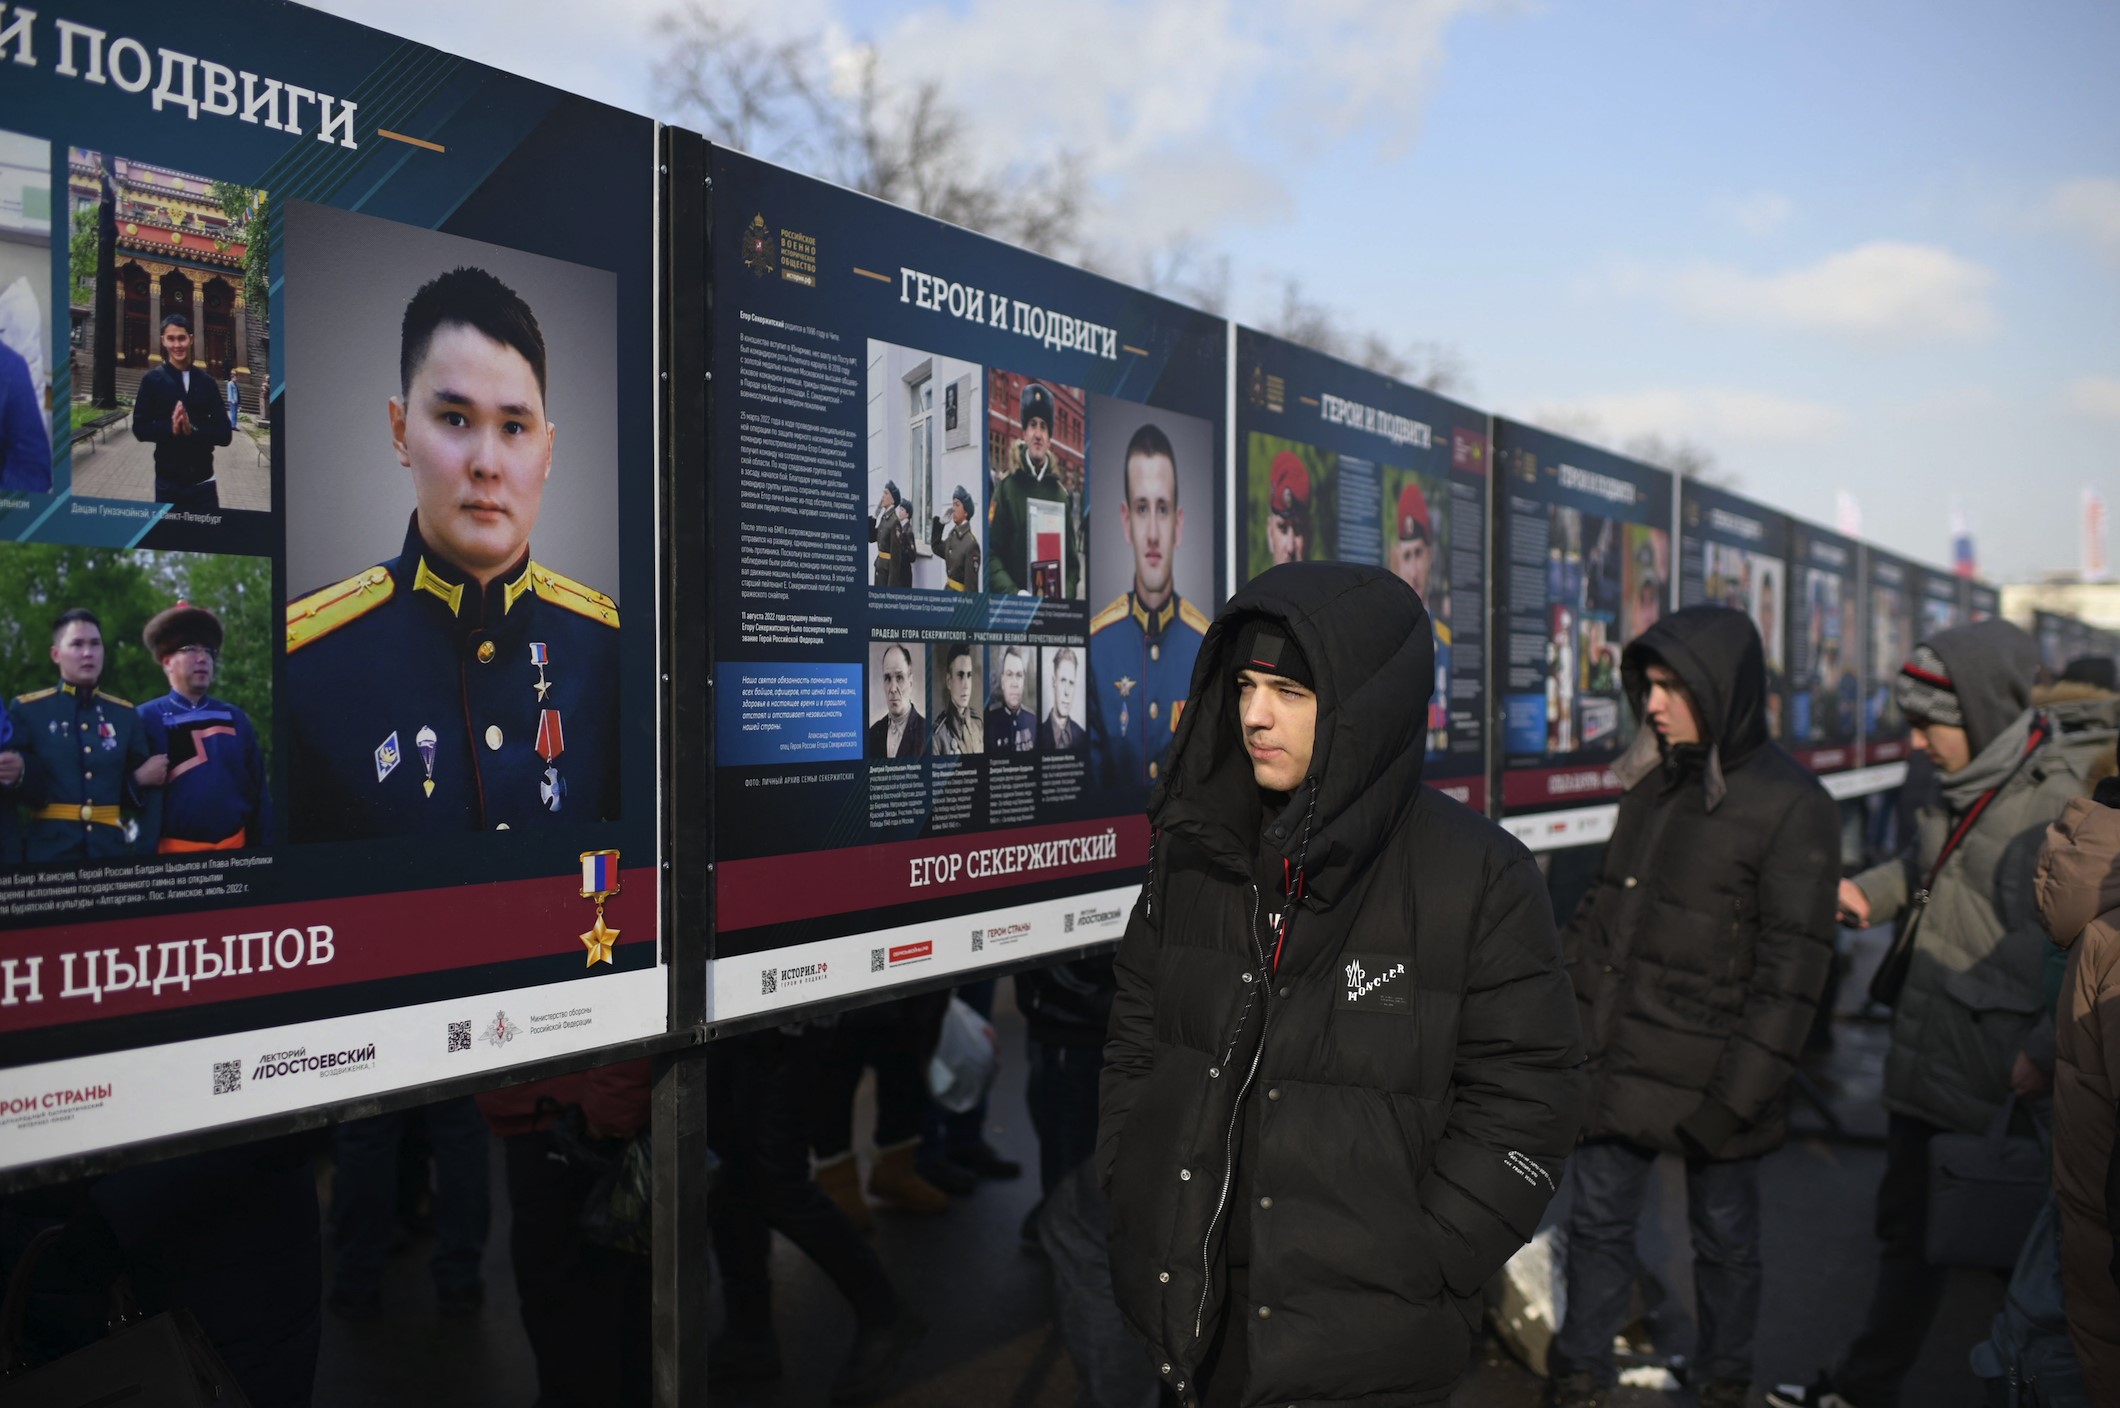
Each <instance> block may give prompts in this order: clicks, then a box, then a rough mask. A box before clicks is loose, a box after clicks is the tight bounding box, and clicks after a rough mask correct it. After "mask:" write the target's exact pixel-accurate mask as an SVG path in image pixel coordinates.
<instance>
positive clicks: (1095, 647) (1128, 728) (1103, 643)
mask: <svg viewBox="0 0 2120 1408" xmlns="http://www.w3.org/2000/svg"><path fill="white" fill-rule="evenodd" d="M1207 627H1208V619H1207V617H1205V616H1203V615H1201V614H1200V610H1199V608H1198V607H1196V606H1194V605H1193V604H1192V603H1191V602H1189V601H1186V600H1184V599H1183V598H1181V597H1180V596H1179V595H1178V594H1177V593H1176V592H1172V593H1171V596H1170V600H1169V601H1166V602H1164V603H1163V605H1162V606H1161V607H1159V608H1158V609H1156V610H1155V611H1150V610H1149V609H1148V608H1147V607H1145V606H1143V605H1141V603H1140V602H1139V601H1137V600H1135V599H1134V594H1133V592H1132V591H1130V590H1129V591H1128V592H1127V593H1126V595H1124V596H1122V597H1120V598H1119V599H1118V600H1116V601H1114V602H1112V604H1111V605H1109V606H1107V607H1105V608H1104V609H1103V610H1102V611H1099V612H1098V613H1097V614H1096V615H1095V616H1093V617H1091V618H1090V623H1089V702H1090V708H1089V748H1090V761H1091V764H1092V766H1094V768H1095V769H1096V773H1097V777H1098V779H1099V782H1100V784H1101V785H1102V786H1105V787H1109V788H1128V787H1135V788H1146V787H1148V786H1150V785H1151V784H1153V783H1154V782H1155V780H1156V779H1157V778H1158V777H1159V776H1161V775H1162V772H1163V766H1164V763H1165V762H1166V761H1167V760H1168V758H1169V756H1170V744H1171V740H1172V739H1173V738H1174V737H1175V736H1176V735H1177V732H1178V716H1179V715H1180V714H1181V713H1183V712H1184V710H1185V696H1186V694H1187V692H1188V691H1190V689H1191V688H1192V672H1193V660H1194V659H1195V658H1196V657H1197V656H1198V655H1199V653H1200V641H1201V639H1202V638H1203V637H1204V636H1206V634H1207ZM1122 795H1123V794H1122ZM1144 795H1145V793H1144Z"/></svg>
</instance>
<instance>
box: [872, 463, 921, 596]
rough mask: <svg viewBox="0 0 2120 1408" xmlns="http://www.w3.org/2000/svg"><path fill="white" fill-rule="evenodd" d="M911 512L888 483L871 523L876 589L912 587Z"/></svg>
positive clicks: (895, 484)
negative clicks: (874, 549) (874, 550)
mask: <svg viewBox="0 0 2120 1408" xmlns="http://www.w3.org/2000/svg"><path fill="white" fill-rule="evenodd" d="M911 514H912V510H911V509H909V508H907V507H906V502H905V499H904V497H903V496H902V495H901V494H900V493H899V492H898V485H897V483H896V482H895V481H893V480H885V481H884V485H883V495H882V497H880V498H879V499H877V501H876V514H875V517H873V518H871V519H870V520H869V541H870V542H872V543H874V544H875V545H876V585H877V586H879V587H910V586H912V585H913V531H912V529H911V528H910V527H909V526H908V524H909V522H910V520H911Z"/></svg>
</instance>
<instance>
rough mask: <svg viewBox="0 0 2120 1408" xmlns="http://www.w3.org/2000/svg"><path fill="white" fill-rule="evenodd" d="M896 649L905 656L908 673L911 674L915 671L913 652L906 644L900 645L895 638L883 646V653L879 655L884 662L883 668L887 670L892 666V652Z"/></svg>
mask: <svg viewBox="0 0 2120 1408" xmlns="http://www.w3.org/2000/svg"><path fill="white" fill-rule="evenodd" d="M894 650H895V651H897V652H898V653H899V654H900V655H903V656H904V657H905V671H906V673H907V674H911V673H912V672H913V652H912V651H910V650H908V649H906V648H905V647H904V646H902V645H900V644H899V643H898V642H897V641H895V640H894V641H892V642H891V643H890V644H889V645H887V646H885V647H884V648H883V654H882V655H880V656H878V657H877V658H878V659H880V660H881V661H882V662H883V668H884V669H886V670H888V669H889V668H891V652H892V651H894Z"/></svg>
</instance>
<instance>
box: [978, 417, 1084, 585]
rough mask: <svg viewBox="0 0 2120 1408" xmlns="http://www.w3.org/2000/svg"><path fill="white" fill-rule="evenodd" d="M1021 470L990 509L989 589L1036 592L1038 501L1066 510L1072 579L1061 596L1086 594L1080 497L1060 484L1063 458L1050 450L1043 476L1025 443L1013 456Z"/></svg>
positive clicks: (1006, 482)
mask: <svg viewBox="0 0 2120 1408" xmlns="http://www.w3.org/2000/svg"><path fill="white" fill-rule="evenodd" d="M1011 458H1012V460H1013V462H1014V465H1015V468H1014V469H1013V470H1012V471H1011V472H1010V473H1009V475H1008V477H1007V478H1005V479H1003V480H1002V481H1001V482H1000V483H999V484H996V485H995V486H994V497H993V500H992V502H990V503H989V504H988V505H987V510H986V514H987V535H986V536H987V565H986V578H987V590H988V591H991V592H997V593H1001V594H1004V595H1014V594H1015V593H1016V592H1018V591H1031V590H1032V589H1033V587H1032V583H1031V580H1030V576H1031V546H1032V545H1031V542H1030V527H1029V516H1030V508H1029V504H1030V501H1031V500H1032V499H1044V500H1047V501H1048V502H1051V503H1056V504H1060V505H1061V506H1062V507H1063V510H1064V513H1063V515H1062V518H1063V522H1064V523H1065V525H1066V527H1065V530H1064V531H1065V534H1066V538H1067V550H1066V551H1065V552H1064V553H1063V556H1064V557H1065V558H1066V559H1067V575H1066V580H1065V581H1064V582H1063V583H1062V585H1061V594H1062V595H1063V596H1066V597H1070V598H1072V597H1076V596H1079V595H1081V591H1080V588H1081V584H1082V552H1081V539H1080V536H1079V534H1078V532H1077V528H1076V524H1077V520H1078V519H1079V518H1080V517H1081V515H1080V514H1079V513H1077V512H1076V509H1075V503H1074V496H1073V495H1072V494H1070V493H1068V492H1067V488H1066V486H1064V485H1063V484H1061V482H1060V457H1059V456H1058V455H1056V454H1054V453H1053V452H1052V451H1050V450H1048V451H1046V456H1045V469H1044V472H1043V473H1039V472H1037V471H1034V470H1032V469H1031V467H1030V459H1029V456H1027V455H1026V454H1024V452H1023V445H1022V443H1021V442H1020V441H1019V442H1018V443H1017V444H1016V445H1015V447H1014V450H1013V453H1012V456H1011Z"/></svg>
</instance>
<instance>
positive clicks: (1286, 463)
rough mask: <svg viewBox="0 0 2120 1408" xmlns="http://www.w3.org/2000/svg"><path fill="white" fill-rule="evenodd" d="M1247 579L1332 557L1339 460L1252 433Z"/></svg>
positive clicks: (1326, 453) (1247, 448)
mask: <svg viewBox="0 0 2120 1408" xmlns="http://www.w3.org/2000/svg"><path fill="white" fill-rule="evenodd" d="M1244 458H1245V466H1246V473H1245V476H1244V483H1245V495H1246V501H1245V523H1246V525H1247V526H1246V531H1245V537H1246V539H1247V543H1246V548H1245V563H1246V566H1247V568H1248V570H1247V571H1246V572H1245V574H1244V575H1245V576H1246V577H1247V578H1250V577H1256V576H1258V575H1259V574H1260V573H1261V572H1264V571H1265V570H1266V569H1267V568H1269V567H1272V566H1274V565H1276V564H1277V563H1282V562H1321V561H1325V560H1326V559H1329V558H1331V557H1332V556H1333V535H1332V525H1333V523H1334V522H1335V518H1334V514H1335V512H1336V508H1335V506H1336V504H1337V503H1338V500H1337V498H1336V497H1335V494H1334V490H1335V488H1336V487H1337V486H1336V485H1335V484H1334V483H1333V479H1334V475H1333V470H1334V469H1335V468H1336V467H1337V465H1338V462H1339V457H1338V456H1337V455H1335V454H1333V453H1332V452H1331V451H1329V450H1321V449H1319V448H1317V447H1316V446H1315V445H1305V444H1303V443H1302V442H1301V441H1298V440H1284V439H1282V438H1281V437H1280V436H1278V435H1262V434H1260V433H1258V432H1257V431H1254V432H1253V433H1252V434H1251V435H1250V436H1249V437H1248V440H1247V443H1246V445H1245V455H1244Z"/></svg>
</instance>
